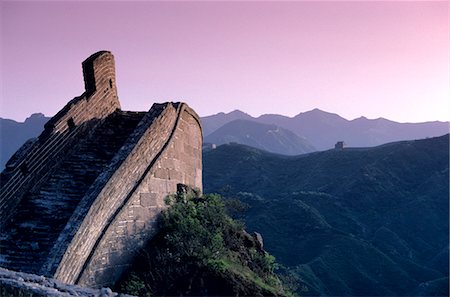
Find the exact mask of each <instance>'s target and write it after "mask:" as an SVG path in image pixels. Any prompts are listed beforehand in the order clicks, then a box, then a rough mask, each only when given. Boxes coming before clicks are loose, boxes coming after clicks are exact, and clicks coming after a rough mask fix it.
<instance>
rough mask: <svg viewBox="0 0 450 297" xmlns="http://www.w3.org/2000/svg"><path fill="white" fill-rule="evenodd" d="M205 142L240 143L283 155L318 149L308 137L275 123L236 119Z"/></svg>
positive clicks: (213, 133) (209, 136) (208, 137)
mask: <svg viewBox="0 0 450 297" xmlns="http://www.w3.org/2000/svg"><path fill="white" fill-rule="evenodd" d="M204 142H205V143H214V144H217V145H220V144H227V143H232V142H236V143H240V144H245V145H249V146H252V147H255V148H259V149H262V150H265V151H268V152H273V153H277V154H283V155H300V154H305V153H310V152H313V151H316V149H315V148H314V146H313V145H311V144H310V143H309V142H308V141H307V140H306V139H302V138H300V137H299V136H297V135H296V134H295V133H293V132H291V131H289V130H287V129H284V128H281V127H278V126H276V125H273V124H264V123H258V122H255V121H249V120H234V121H231V122H229V123H226V124H225V125H223V126H222V127H220V128H218V129H217V130H216V131H214V132H212V133H211V134H209V135H207V136H206V137H204Z"/></svg>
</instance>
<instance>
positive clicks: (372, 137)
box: [202, 109, 449, 150]
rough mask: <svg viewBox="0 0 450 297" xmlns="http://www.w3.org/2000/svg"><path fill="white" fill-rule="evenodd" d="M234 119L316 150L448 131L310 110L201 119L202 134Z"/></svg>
mask: <svg viewBox="0 0 450 297" xmlns="http://www.w3.org/2000/svg"><path fill="white" fill-rule="evenodd" d="M236 117H239V118H240V119H246V120H251V121H256V122H259V123H265V124H273V125H276V126H279V127H282V128H285V129H287V130H290V131H292V132H294V133H295V134H297V136H300V137H301V138H303V139H305V140H307V141H309V143H311V144H312V145H313V146H314V147H315V148H316V149H318V150H327V149H331V148H333V147H334V145H335V144H336V142H338V141H344V142H345V143H346V145H348V146H351V147H372V146H377V145H381V144H384V143H388V142H393V141H401V140H412V139H421V138H426V137H435V136H441V135H444V134H446V133H448V132H449V123H448V122H439V121H434V122H424V123H398V122H394V121H390V120H387V119H384V118H378V119H373V120H372V119H367V118H365V117H360V118H358V119H354V120H351V121H350V120H346V119H344V118H343V117H341V116H339V115H337V114H334V113H329V112H325V111H322V110H320V109H314V110H311V111H307V112H304V113H300V114H298V115H297V116H295V117H286V116H281V115H274V114H266V115H262V116H260V117H257V118H253V117H251V116H249V115H248V114H245V113H243V112H240V111H233V112H232V113H230V114H223V113H221V114H217V115H213V116H209V117H206V118H202V124H203V129H204V135H205V136H208V135H209V134H210V133H212V132H213V131H214V130H217V129H218V128H219V127H221V126H222V125H224V124H226V123H228V122H231V121H233V120H234V119H236ZM203 119H205V120H203Z"/></svg>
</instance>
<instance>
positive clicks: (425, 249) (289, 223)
mask: <svg viewBox="0 0 450 297" xmlns="http://www.w3.org/2000/svg"><path fill="white" fill-rule="evenodd" d="M448 152H449V135H448V134H447V135H445V136H441V137H437V138H429V139H423V140H416V141H403V142H395V143H389V144H385V145H382V146H377V147H373V148H358V149H352V148H348V149H343V150H328V151H324V152H314V153H310V154H304V155H300V156H295V157H289V156H281V155H277V154H272V153H268V152H264V151H262V150H258V149H255V148H251V147H248V146H244V145H239V144H230V145H222V146H219V147H217V148H216V149H214V150H208V151H205V152H204V156H203V170H204V172H203V178H204V182H203V185H204V191H205V192H206V193H213V192H217V193H221V194H222V195H224V196H228V197H234V198H238V199H239V200H241V201H243V202H245V203H247V204H248V205H249V206H250V208H249V210H248V211H247V212H245V213H244V216H243V220H244V221H245V223H246V225H247V229H248V230H250V231H256V232H260V233H261V234H262V236H263V237H264V243H265V247H266V249H267V250H268V251H269V252H270V253H272V254H273V255H274V256H275V257H276V258H277V260H278V262H280V263H281V264H283V265H284V266H285V267H286V271H287V274H288V276H289V278H290V279H293V280H294V282H296V283H297V293H298V294H299V295H300V296H305V295H306V296H308V295H332V296H448V285H449V283H448V264H449V262H448V259H449V258H448V257H449V254H448V248H449V246H448V242H449V233H448V230H449V213H448V208H449V199H448V198H449V196H448V193H449V154H448Z"/></svg>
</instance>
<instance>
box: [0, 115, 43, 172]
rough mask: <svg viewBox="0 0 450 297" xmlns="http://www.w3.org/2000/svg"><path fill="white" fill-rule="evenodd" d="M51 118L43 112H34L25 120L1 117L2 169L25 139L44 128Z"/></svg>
mask: <svg viewBox="0 0 450 297" xmlns="http://www.w3.org/2000/svg"><path fill="white" fill-rule="evenodd" d="M49 119H50V118H49V117H46V116H44V115H43V114H42V113H34V114H32V115H31V116H30V117H29V118H27V119H26V120H25V121H24V122H16V121H14V120H9V119H3V118H0V171H2V170H3V168H4V167H5V164H6V162H7V161H8V160H9V158H10V157H11V156H12V155H13V154H14V153H15V152H16V150H17V149H19V147H21V146H22V144H24V143H25V141H27V140H28V139H30V138H33V137H36V136H38V135H39V134H40V133H41V132H42V131H43V130H44V124H45V123H47V121H48V120H49Z"/></svg>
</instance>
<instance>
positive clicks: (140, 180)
mask: <svg viewBox="0 0 450 297" xmlns="http://www.w3.org/2000/svg"><path fill="white" fill-rule="evenodd" d="M183 107H184V103H181V104H179V105H178V106H177V117H176V120H175V124H174V127H173V129H172V131H171V133H170V135H169V138H168V139H167V141H166V142H165V143H164V145H163V147H162V148H161V150H160V151H159V152H158V153H157V154H156V156H155V157H154V158H153V160H152V161H151V162H150V164H149V165H148V166H147V168H146V169H145V171H144V173H143V174H142V176H141V177H140V178H139V180H138V181H137V182H135V185H134V186H133V188H132V189H131V191H130V192H129V193H128V194H127V196H126V198H125V199H124V201H123V202H122V203H121V205H120V206H119V207H118V208H117V209H116V211H115V212H114V213H113V215H112V216H111V217H110V218H109V219H108V222H107V223H106V225H105V226H104V228H103V230H102V231H101V233H100V236H99V237H98V238H97V240H96V242H95V244H94V247H93V248H92V250H91V252H90V253H89V256H88V258H87V259H86V261H85V262H84V264H83V267H82V269H81V271H80V273H79V274H78V276H77V278H76V280H75V284H78V283H79V281H80V279H81V277H82V275H83V272H84V270H85V269H86V267H87V266H88V265H89V263H90V261H91V259H92V257H93V255H94V252H95V250H96V248H97V247H98V245H99V244H100V241H101V240H102V239H103V236H104V235H105V233H106V230H107V229H108V228H109V227H110V225H111V224H112V222H113V220H114V219H115V218H116V217H117V215H118V214H119V213H120V211H121V210H122V209H123V208H124V206H125V204H126V203H127V202H128V201H129V200H130V198H131V197H132V195H133V194H134V192H136V189H137V188H138V186H139V185H140V184H141V183H142V181H143V180H144V178H145V177H146V176H147V174H148V173H149V172H150V170H151V169H152V167H153V166H154V165H155V163H156V161H157V160H158V159H159V158H160V157H161V155H162V153H163V152H164V151H165V150H166V149H167V147H168V145H169V143H170V142H171V140H172V138H173V136H174V134H175V131H176V129H177V127H178V123H179V119H180V114H181V110H182V109H183Z"/></svg>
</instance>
